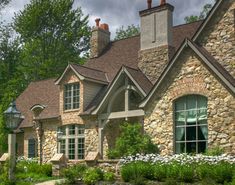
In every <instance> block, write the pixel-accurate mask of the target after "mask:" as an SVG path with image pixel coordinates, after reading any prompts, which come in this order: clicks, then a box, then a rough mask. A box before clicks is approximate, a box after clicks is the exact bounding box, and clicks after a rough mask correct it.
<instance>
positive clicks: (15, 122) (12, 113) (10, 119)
mask: <svg viewBox="0 0 235 185" xmlns="http://www.w3.org/2000/svg"><path fill="white" fill-rule="evenodd" d="M4 115H5V117H6V126H7V128H9V129H11V130H15V129H17V127H18V126H19V124H20V121H21V120H22V117H21V113H20V111H18V110H17V108H16V103H15V102H12V103H11V104H10V107H8V109H7V110H6V111H5V112H4Z"/></svg>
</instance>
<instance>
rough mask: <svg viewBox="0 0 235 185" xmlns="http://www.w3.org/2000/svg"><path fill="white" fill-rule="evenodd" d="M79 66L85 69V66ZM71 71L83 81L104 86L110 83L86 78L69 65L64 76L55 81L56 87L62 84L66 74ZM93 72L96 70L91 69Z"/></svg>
mask: <svg viewBox="0 0 235 185" xmlns="http://www.w3.org/2000/svg"><path fill="white" fill-rule="evenodd" d="M78 66H79V67H83V66H80V65H78ZM69 69H71V70H72V71H73V72H74V73H75V74H76V76H77V77H78V78H79V79H80V80H81V81H83V80H87V81H90V82H95V83H100V84H104V85H107V84H108V81H106V82H104V81H101V80H97V79H93V78H89V77H86V76H84V75H82V74H80V73H79V72H78V71H77V70H76V69H74V67H73V65H71V64H69V65H68V66H67V68H66V69H65V70H64V72H63V74H62V75H61V76H60V77H59V78H58V79H57V80H56V81H55V84H56V85H59V84H60V82H61V81H62V80H63V78H64V76H65V74H66V73H67V72H68V71H69ZM91 70H94V69H91ZM103 73H104V72H103ZM104 74H105V73H104ZM105 76H106V74H105ZM106 79H107V77H106Z"/></svg>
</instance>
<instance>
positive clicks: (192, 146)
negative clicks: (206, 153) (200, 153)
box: [186, 142, 197, 153]
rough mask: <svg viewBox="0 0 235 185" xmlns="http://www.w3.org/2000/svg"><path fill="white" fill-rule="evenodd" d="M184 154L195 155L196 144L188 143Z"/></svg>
mask: <svg viewBox="0 0 235 185" xmlns="http://www.w3.org/2000/svg"><path fill="white" fill-rule="evenodd" d="M186 152H187V153H196V152H197V150H196V142H188V143H187V144H186Z"/></svg>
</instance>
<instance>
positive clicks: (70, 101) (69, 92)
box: [64, 83, 80, 110]
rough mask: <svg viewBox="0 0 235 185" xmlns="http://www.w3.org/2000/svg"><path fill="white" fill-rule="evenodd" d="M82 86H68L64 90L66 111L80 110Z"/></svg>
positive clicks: (77, 84)
mask: <svg viewBox="0 0 235 185" xmlns="http://www.w3.org/2000/svg"><path fill="white" fill-rule="evenodd" d="M79 94H80V85H79V83H76V84H67V85H65V88H64V109H65V110H70V109H78V108H79V98H80V95H79Z"/></svg>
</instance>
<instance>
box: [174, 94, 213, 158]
mask: <svg viewBox="0 0 235 185" xmlns="http://www.w3.org/2000/svg"><path fill="white" fill-rule="evenodd" d="M174 116H175V153H177V154H178V153H203V152H205V150H206V148H207V140H208V127H207V98H206V97H203V96H200V95H188V96H184V97H182V98H179V99H178V100H176V102H175V112H174Z"/></svg>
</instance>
